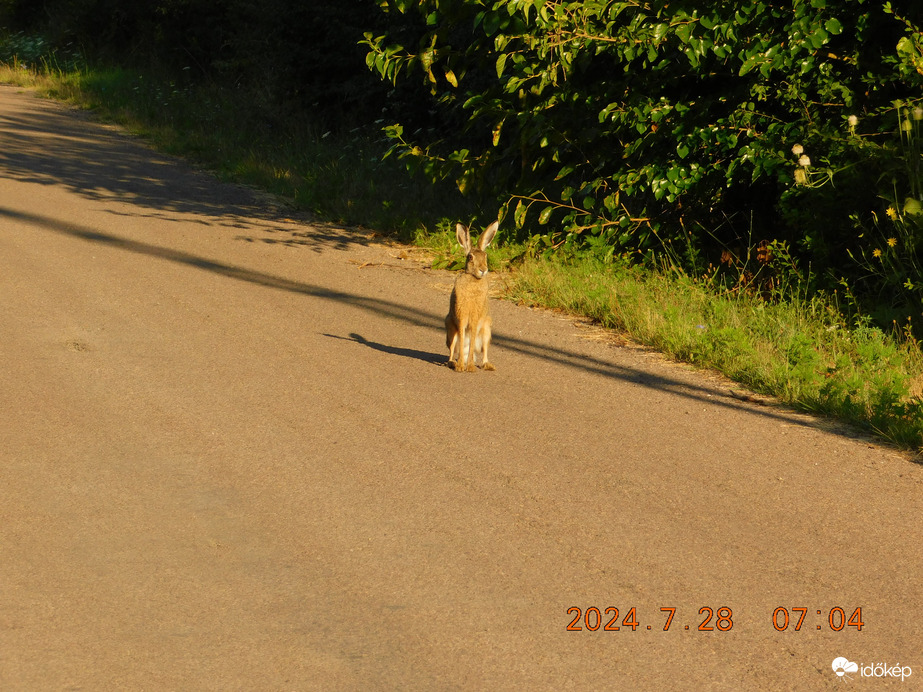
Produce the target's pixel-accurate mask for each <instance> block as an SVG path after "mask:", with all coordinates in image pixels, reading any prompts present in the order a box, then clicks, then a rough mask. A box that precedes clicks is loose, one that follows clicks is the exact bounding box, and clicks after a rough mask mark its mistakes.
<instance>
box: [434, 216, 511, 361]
mask: <svg viewBox="0 0 923 692" xmlns="http://www.w3.org/2000/svg"><path fill="white" fill-rule="evenodd" d="M498 225H499V224H498V223H497V222H496V221H494V222H493V223H492V224H491V225H490V226H488V227H487V230H485V231H484V232H483V233H482V234H481V237H480V238H479V239H478V245H477V247H476V248H472V247H471V233H470V231H469V230H468V228H467V227H466V226H463V225H462V224H458V225H457V226H456V227H455V237H456V238H457V239H458V244H459V245H461V246H462V248H463V249H464V251H465V253H466V258H465V271H464V272H462V273H461V274H459V275H458V277H457V278H456V279H455V287H454V288H453V289H452V297H451V299H450V300H449V314H448V315H446V318H445V345H446V348H448V349H449V362H448V365H449V367H451V368H453V369H455V370H456V371H457V372H462V371H466V372H474V369H475V368H474V364H475V353H474V352H475V351H476V350H477V346H478V343H480V351H481V367H483V368H484V369H485V370H493V369H494V366H493V364H492V363H491V362H490V361H488V360H487V348H488V346H490V333H491V332H490V328H491V319H490V309H489V308H488V305H487V289H488V287H489V281H488V279H487V252H486V249H487V246H488V245H489V244H490V241H491V240H493V237H494V235H496V233H497V226H498ZM456 345H457V346H458V360H456V359H455V350H456V349H455V347H456Z"/></svg>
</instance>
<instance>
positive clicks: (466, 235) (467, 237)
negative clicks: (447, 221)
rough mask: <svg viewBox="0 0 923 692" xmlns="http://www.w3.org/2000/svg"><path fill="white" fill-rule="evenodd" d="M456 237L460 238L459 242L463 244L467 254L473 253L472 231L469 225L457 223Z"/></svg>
mask: <svg viewBox="0 0 923 692" xmlns="http://www.w3.org/2000/svg"><path fill="white" fill-rule="evenodd" d="M455 237H456V238H457V239H458V244H459V245H461V246H462V250H464V251H465V254H466V255H470V254H471V232H470V231H469V230H468V227H467V226H465V225H464V224H461V223H460V224H456V226H455Z"/></svg>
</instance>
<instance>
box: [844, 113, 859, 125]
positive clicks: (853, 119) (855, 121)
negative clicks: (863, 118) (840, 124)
mask: <svg viewBox="0 0 923 692" xmlns="http://www.w3.org/2000/svg"><path fill="white" fill-rule="evenodd" d="M846 122H848V123H849V126H850V127H855V126H856V125H858V124H859V118H857V117H856V116H855V115H851V116H849V117H848V118H847V119H846Z"/></svg>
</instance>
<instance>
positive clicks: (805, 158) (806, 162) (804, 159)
mask: <svg viewBox="0 0 923 692" xmlns="http://www.w3.org/2000/svg"><path fill="white" fill-rule="evenodd" d="M798 165H799V166H801V167H802V168H807V167H808V166H810V165H811V159H810V157H808V156H807V155H805V156H802V157H801V158H800V159H798Z"/></svg>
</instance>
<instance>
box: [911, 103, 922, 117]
mask: <svg viewBox="0 0 923 692" xmlns="http://www.w3.org/2000/svg"><path fill="white" fill-rule="evenodd" d="M913 119H914V120H923V108H920V107H919V106H917V107H916V108H914V109H913Z"/></svg>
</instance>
